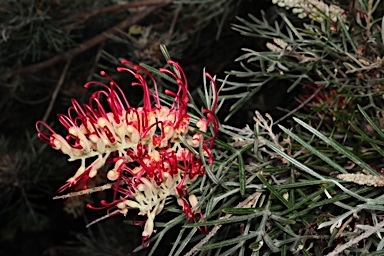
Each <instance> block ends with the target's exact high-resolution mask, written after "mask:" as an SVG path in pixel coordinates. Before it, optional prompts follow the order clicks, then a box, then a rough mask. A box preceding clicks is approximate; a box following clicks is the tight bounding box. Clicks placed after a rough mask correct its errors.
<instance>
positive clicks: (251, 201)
mask: <svg viewBox="0 0 384 256" xmlns="http://www.w3.org/2000/svg"><path fill="white" fill-rule="evenodd" d="M261 194H262V193H260V192H256V193H253V194H252V195H250V196H249V197H247V199H245V200H244V201H243V202H241V203H239V204H238V205H237V206H235V208H242V207H244V206H249V207H251V205H252V204H254V203H255V202H257V200H259V197H260V196H261ZM231 216H232V214H226V215H225V216H224V217H221V218H220V219H222V220H223V219H229V218H230V217H231ZM221 226H222V225H215V227H214V228H213V229H212V230H211V232H209V234H208V235H206V236H205V237H204V238H203V239H202V240H201V241H200V242H199V243H198V244H196V245H195V246H194V247H193V248H192V249H191V250H190V251H189V252H187V253H186V254H185V255H184V256H192V255H193V254H194V253H195V252H196V251H197V250H198V249H199V248H200V247H202V246H203V245H204V244H205V243H207V242H208V241H209V239H211V238H212V237H213V236H214V235H215V234H216V233H217V231H218V230H219V229H220V228H221Z"/></svg>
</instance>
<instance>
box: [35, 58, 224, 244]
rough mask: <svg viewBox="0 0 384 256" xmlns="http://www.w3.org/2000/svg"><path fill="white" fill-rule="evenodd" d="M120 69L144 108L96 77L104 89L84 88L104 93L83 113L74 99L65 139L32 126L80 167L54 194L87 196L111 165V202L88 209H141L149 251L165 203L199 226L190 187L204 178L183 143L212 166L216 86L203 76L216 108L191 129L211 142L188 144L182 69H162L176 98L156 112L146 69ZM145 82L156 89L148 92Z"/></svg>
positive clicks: (199, 140) (185, 84)
mask: <svg viewBox="0 0 384 256" xmlns="http://www.w3.org/2000/svg"><path fill="white" fill-rule="evenodd" d="M122 64H124V65H125V66H124V67H119V68H117V70H118V71H119V72H127V73H130V74H132V75H133V76H134V77H135V78H136V79H137V81H136V82H133V83H132V85H133V86H141V87H142V88H143V91H144V96H143V97H144V98H143V106H141V107H137V108H135V107H133V106H131V105H130V104H129V102H128V100H127V99H126V97H125V96H124V93H123V91H122V90H121V89H120V87H119V86H118V85H117V84H116V82H115V81H114V80H113V79H112V78H111V77H110V76H108V75H107V74H106V73H105V72H101V75H103V76H105V77H107V78H108V79H109V81H110V82H109V85H105V84H103V83H100V82H89V83H87V84H85V87H86V88H87V87H88V86H91V85H96V86H100V87H101V88H102V90H99V91H96V92H95V93H93V94H92V96H91V97H90V99H89V102H88V104H84V105H82V106H81V105H80V104H79V103H78V102H77V101H76V100H75V99H72V106H71V107H70V108H69V109H68V114H67V115H64V114H59V115H58V118H59V121H60V123H61V124H62V125H63V126H64V127H65V128H66V129H67V131H68V134H67V135H65V137H63V136H62V135H60V134H58V133H56V132H55V131H54V130H53V129H52V128H51V127H50V126H48V125H47V124H46V123H44V122H42V121H38V122H37V123H36V129H37V130H38V137H39V138H40V139H41V140H42V141H43V142H45V143H47V144H49V145H50V146H52V147H53V148H54V149H56V150H59V151H61V152H62V153H63V154H66V155H68V157H69V159H68V161H76V160H79V161H80V162H81V164H80V167H79V169H78V170H77V172H76V173H75V174H74V175H73V176H72V177H71V178H69V179H68V180H67V182H66V184H65V185H64V186H62V187H61V188H60V189H59V190H58V192H59V193H61V192H63V191H65V190H66V189H67V188H69V187H71V186H73V185H75V184H79V183H85V186H84V190H87V184H88V181H89V180H90V179H92V178H94V177H96V176H97V175H99V170H100V168H101V167H103V166H104V165H106V164H111V165H112V168H111V169H110V170H109V171H108V172H107V175H106V176H107V179H108V183H107V184H104V185H103V186H101V188H102V189H113V191H114V192H113V198H112V199H111V201H110V202H107V201H104V200H102V201H101V202H100V204H101V206H99V207H95V206H92V205H88V207H89V208H92V209H102V208H107V209H108V216H112V215H115V214H119V213H122V214H124V215H126V214H127V212H128V210H129V209H132V208H134V209H138V210H139V215H143V216H146V217H147V220H146V221H145V226H144V231H143V233H142V240H143V245H144V246H148V244H149V237H150V236H151V234H152V233H153V230H154V219H155V216H156V214H158V213H160V212H161V210H162V209H163V207H164V204H165V199H166V198H167V197H168V196H170V195H173V196H175V197H176V198H177V201H178V203H179V204H180V205H181V206H182V207H183V211H184V213H185V215H186V218H187V219H188V220H196V215H197V214H199V215H201V216H202V214H201V213H200V212H199V211H196V210H192V208H193V207H194V206H196V204H197V199H196V197H195V196H194V195H192V194H191V195H189V194H188V191H187V186H188V185H189V184H191V183H192V182H193V181H194V180H196V178H197V177H199V176H201V175H203V174H204V172H205V170H204V165H203V162H202V160H201V159H200V158H199V157H198V156H197V155H196V154H195V153H194V152H192V151H191V150H190V149H189V148H190V147H187V146H186V145H184V144H183V143H182V140H183V138H184V139H185V140H184V141H187V142H188V143H189V144H190V146H191V147H201V148H203V151H204V152H203V154H204V155H205V156H207V157H208V159H209V162H210V163H213V159H212V155H211V149H212V147H213V142H214V140H215V138H216V135H217V132H218V127H219V124H218V120H217V118H216V116H215V109H216V106H217V89H216V83H215V80H214V79H213V78H212V77H211V76H210V75H209V74H206V76H207V78H208V79H209V80H210V82H211V84H212V86H213V88H214V91H215V95H214V96H215V97H214V102H213V103H212V106H211V109H203V113H204V114H205V117H201V118H200V119H199V120H198V122H197V123H196V124H195V126H196V127H197V128H198V129H199V130H200V131H201V132H207V130H208V127H211V128H212V129H211V131H213V135H212V137H211V138H208V139H205V138H204V136H203V135H202V133H201V132H197V133H195V135H194V136H193V137H190V136H189V135H188V134H187V133H188V130H189V127H190V116H189V114H188V108H187V104H188V101H189V98H188V82H187V79H186V76H185V74H184V71H183V70H182V68H181V67H180V65H179V64H178V63H177V62H174V61H172V60H169V61H168V64H169V65H170V69H165V68H161V69H159V71H160V72H162V73H164V74H166V75H168V76H170V77H171V78H172V79H173V80H175V81H176V83H177V84H178V88H177V91H176V92H172V91H169V90H166V91H165V94H167V95H170V96H172V97H173V98H174V101H173V104H172V105H171V107H168V106H162V105H161V103H160V98H159V92H158V90H157V85H156V81H155V79H154V77H153V76H152V75H151V74H150V72H149V71H148V70H147V69H145V68H144V67H142V66H139V65H134V64H132V63H131V62H129V61H126V60H123V61H122ZM171 70H172V71H171ZM146 77H148V78H149V80H150V82H152V83H153V87H154V89H153V90H152V91H151V90H150V89H149V86H148V84H147V81H146V79H145V78H146ZM102 102H106V103H107V104H103V103H102ZM89 163H90V164H89Z"/></svg>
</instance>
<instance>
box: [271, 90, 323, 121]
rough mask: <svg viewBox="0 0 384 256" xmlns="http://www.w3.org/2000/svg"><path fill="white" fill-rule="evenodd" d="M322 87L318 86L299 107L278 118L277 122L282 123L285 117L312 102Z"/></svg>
mask: <svg viewBox="0 0 384 256" xmlns="http://www.w3.org/2000/svg"><path fill="white" fill-rule="evenodd" d="M321 89H322V88H321V87H319V88H317V90H316V91H315V92H314V93H313V94H312V95H311V96H309V97H308V99H306V100H305V101H303V102H302V103H301V104H300V105H299V106H298V107H297V108H295V109H293V110H292V111H290V112H288V113H287V114H285V115H284V116H283V117H281V118H280V119H279V120H277V121H276V122H275V124H278V123H280V122H281V121H283V120H284V119H285V118H287V117H289V116H290V115H292V114H293V113H295V112H297V111H298V110H299V109H301V108H302V107H304V106H305V105H306V104H307V103H308V102H310V101H311V100H312V99H313V98H314V97H315V96H316V95H317V94H318V93H319V92H320V90H321Z"/></svg>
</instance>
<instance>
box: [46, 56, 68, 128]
mask: <svg viewBox="0 0 384 256" xmlns="http://www.w3.org/2000/svg"><path fill="white" fill-rule="evenodd" d="M71 62H72V59H68V60H67V64H65V67H64V69H63V72H62V73H61V76H60V79H59V81H58V82H57V85H56V88H55V90H54V91H53V93H52V97H51V101H50V102H49V105H48V108H47V111H45V114H44V117H43V119H42V120H43V122H47V119H48V116H49V114H50V113H51V111H52V108H53V105H54V104H55V101H56V98H57V95H58V94H59V91H60V88H61V86H63V83H64V80H65V77H66V75H67V72H68V69H69V66H70V65H71Z"/></svg>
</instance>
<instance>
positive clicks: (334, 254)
mask: <svg viewBox="0 0 384 256" xmlns="http://www.w3.org/2000/svg"><path fill="white" fill-rule="evenodd" d="M382 227H384V221H382V222H380V223H379V224H377V225H376V226H374V227H372V228H371V229H369V230H367V231H366V232H364V233H363V234H361V235H359V236H357V237H355V238H354V239H352V240H349V241H348V242H347V243H345V244H343V245H338V246H337V247H336V248H335V250H333V252H331V253H328V254H327V255H326V256H337V255H340V253H341V252H343V251H344V250H345V249H347V248H348V247H351V246H352V245H354V244H357V243H358V242H360V241H361V240H363V239H365V238H367V237H369V236H371V235H373V234H374V233H376V232H377V231H378V230H379V229H381V228H382Z"/></svg>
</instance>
